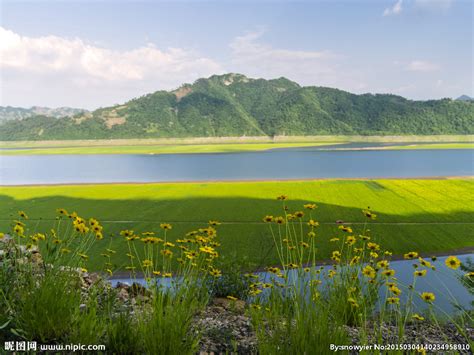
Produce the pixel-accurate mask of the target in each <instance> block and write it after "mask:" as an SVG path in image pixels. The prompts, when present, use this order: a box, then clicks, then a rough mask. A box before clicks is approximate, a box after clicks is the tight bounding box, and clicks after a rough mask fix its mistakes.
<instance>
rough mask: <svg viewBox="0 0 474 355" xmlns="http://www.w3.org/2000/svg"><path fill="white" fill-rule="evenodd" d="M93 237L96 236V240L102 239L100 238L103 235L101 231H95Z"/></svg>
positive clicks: (102, 237)
mask: <svg viewBox="0 0 474 355" xmlns="http://www.w3.org/2000/svg"><path fill="white" fill-rule="evenodd" d="M95 237H96V239H97V240H102V239H104V235H103V234H102V232H97V233H96V234H95Z"/></svg>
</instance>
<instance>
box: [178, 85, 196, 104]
mask: <svg viewBox="0 0 474 355" xmlns="http://www.w3.org/2000/svg"><path fill="white" fill-rule="evenodd" d="M192 91H193V89H191V87H190V86H182V87H180V88H179V89H178V90H175V91H173V94H174V95H175V96H176V100H178V101H180V100H181V99H182V98H183V97H185V96H186V95H189V94H190V93H191V92H192Z"/></svg>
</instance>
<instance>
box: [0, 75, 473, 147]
mask: <svg viewBox="0 0 474 355" xmlns="http://www.w3.org/2000/svg"><path fill="white" fill-rule="evenodd" d="M338 134H346V135H351V134H360V135H403V134H418V135H423V134H474V102H469V101H466V102H465V101H455V100H451V99H442V100H430V101H412V100H407V99H405V98H403V97H400V96H395V95H381V94H376V95H372V94H364V95H355V94H351V93H349V92H345V91H341V90H337V89H331V88H325V87H301V86H299V85H298V84H296V83H294V82H292V81H290V80H288V79H285V78H279V79H274V80H264V79H250V78H247V77H245V76H243V75H240V74H226V75H215V76H212V77H210V78H207V79H199V80H197V81H196V82H194V83H193V84H185V85H183V86H181V87H180V88H179V89H177V90H174V91H157V92H155V93H153V94H149V95H145V96H142V97H139V98H136V99H133V100H131V101H129V102H127V103H125V104H123V105H117V106H113V107H107V108H101V109H98V110H95V111H93V112H86V113H80V114H77V115H75V116H73V117H65V118H61V119H56V118H52V117H47V116H45V115H38V116H32V117H27V118H23V119H21V120H10V121H7V122H4V123H3V124H2V125H0V140H44V139H100V138H156V137H202V136H213V137H214V136H244V135H245V136H256V135H268V136H273V135H338Z"/></svg>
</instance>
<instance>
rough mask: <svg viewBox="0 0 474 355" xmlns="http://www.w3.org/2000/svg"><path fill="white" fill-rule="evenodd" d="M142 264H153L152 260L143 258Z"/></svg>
mask: <svg viewBox="0 0 474 355" xmlns="http://www.w3.org/2000/svg"><path fill="white" fill-rule="evenodd" d="M142 265H143V267H150V266H153V262H152V261H151V260H148V259H145V260H143V263H142Z"/></svg>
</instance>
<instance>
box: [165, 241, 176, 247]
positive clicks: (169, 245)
mask: <svg viewBox="0 0 474 355" xmlns="http://www.w3.org/2000/svg"><path fill="white" fill-rule="evenodd" d="M163 246H165V247H174V244H173V243H170V242H166V243H165V244H163Z"/></svg>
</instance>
